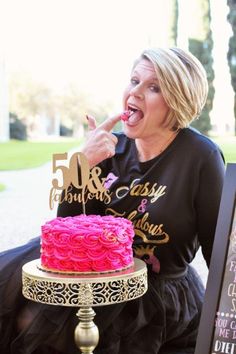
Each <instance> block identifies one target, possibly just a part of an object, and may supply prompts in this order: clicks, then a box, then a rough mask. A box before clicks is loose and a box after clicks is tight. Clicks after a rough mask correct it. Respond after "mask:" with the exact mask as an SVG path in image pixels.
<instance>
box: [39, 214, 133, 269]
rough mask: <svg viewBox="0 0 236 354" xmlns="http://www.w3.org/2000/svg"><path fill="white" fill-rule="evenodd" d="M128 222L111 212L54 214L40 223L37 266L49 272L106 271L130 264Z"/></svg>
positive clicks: (130, 240)
mask: <svg viewBox="0 0 236 354" xmlns="http://www.w3.org/2000/svg"><path fill="white" fill-rule="evenodd" d="M133 237H134V229H133V225H132V222H131V221H129V220H127V219H125V218H122V217H114V216H111V215H108V216H100V215H84V214H81V215H78V216H73V217H72V216H69V217H66V218H62V217H57V218H55V219H53V220H51V221H48V222H46V223H45V224H44V225H43V226H42V235H41V265H42V267H43V268H45V269H47V270H52V271H54V270H55V271H62V272H109V271H116V270H121V269H124V268H127V267H129V266H131V265H132V264H133V251H132V242H133Z"/></svg>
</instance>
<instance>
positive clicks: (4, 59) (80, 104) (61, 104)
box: [0, 0, 235, 140]
mask: <svg viewBox="0 0 236 354" xmlns="http://www.w3.org/2000/svg"><path fill="white" fill-rule="evenodd" d="M174 3H175V1H173V0H145V1H144V0H142V1H137V0H119V1H117V0H99V1H96V0H8V1H2V2H1V9H0V10H1V11H0V26H1V27H0V39H1V40H0V54H1V55H0V57H1V71H2V73H1V76H2V80H1V81H2V83H1V84H2V87H1V92H0V103H1V106H3V105H4V107H5V111H4V112H5V113H4V114H5V115H6V105H7V108H8V112H10V113H11V114H14V115H15V116H17V118H19V119H20V120H21V122H23V123H24V124H25V125H26V126H27V133H28V138H29V139H40V138H42V137H44V136H46V135H48V134H49V135H51V136H55V135H58V134H59V128H60V125H63V127H64V128H65V129H67V128H68V129H72V130H73V132H72V133H73V134H74V136H80V135H83V132H84V130H83V128H84V125H85V124H86V122H85V119H84V116H85V114H86V113H92V114H95V115H96V116H97V117H98V119H104V118H105V117H106V116H108V115H110V114H113V113H115V112H117V111H119V110H120V109H121V97H122V92H123V88H124V87H125V85H126V84H127V82H128V80H129V73H130V69H131V66H132V63H133V60H134V59H135V58H136V57H137V56H138V54H139V53H140V51H142V50H143V49H144V48H145V47H148V46H169V45H173V44H176V45H178V46H181V47H183V48H186V49H188V38H189V37H190V36H191V37H194V36H196V37H198V39H199V38H200V39H202V40H204V35H202V34H201V31H202V29H201V28H200V29H199V24H198V23H197V16H196V14H197V11H198V10H197V6H198V5H199V4H203V5H202V6H204V1H202V0H201V1H196V0H194V1H193V0H191V1H189V0H179V1H178V28H177V39H176V43H173V38H171V33H170V21H171V18H172V16H173V4H174ZM196 4H197V5H196ZM210 11H211V12H210V16H211V22H210V27H211V30H212V38H213V51H212V56H213V60H214V63H213V69H214V71H215V79H214V82H213V84H214V88H215V96H214V100H213V109H212V110H211V112H210V118H211V125H212V127H211V131H210V132H211V133H213V134H219V133H220V134H234V122H235V120H234V111H233V100H234V92H233V89H232V86H231V83H230V80H231V79H230V73H229V67H228V63H227V51H228V46H229V37H230V36H231V35H232V29H231V25H230V24H229V22H228V21H227V14H228V12H229V8H228V6H227V0H212V1H210ZM201 36H202V38H201ZM4 80H5V84H4ZM3 110H4V109H3V108H2V114H1V115H0V122H1V123H0V140H6V139H7V135H8V134H7V125H6V121H7V118H6V117H5V120H4V119H3V118H4V117H3ZM15 116H14V117H15ZM3 120H4V121H5V123H4V122H3ZM68 133H69V132H68Z"/></svg>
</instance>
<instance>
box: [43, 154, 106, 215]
mask: <svg viewBox="0 0 236 354" xmlns="http://www.w3.org/2000/svg"><path fill="white" fill-rule="evenodd" d="M66 163H67V166H66ZM52 172H53V174H55V175H56V176H55V178H53V179H52V187H51V189H50V194H49V207H50V209H53V207H54V203H55V202H56V203H59V204H61V203H64V202H67V203H72V202H77V203H82V207H83V213H84V214H85V204H86V202H87V200H91V199H93V198H94V199H97V200H100V201H102V202H103V203H105V204H108V203H109V202H110V200H111V197H110V193H109V190H107V189H106V188H105V186H104V183H105V178H101V177H100V175H101V173H102V170H101V168H100V167H98V166H95V167H93V168H92V169H90V167H89V163H88V160H87V158H86V156H85V155H84V154H83V153H81V152H75V153H74V154H73V155H72V156H71V157H70V159H69V161H68V153H67V152H65V153H63V154H53V159H52ZM60 180H61V181H62V182H61V183H60Z"/></svg>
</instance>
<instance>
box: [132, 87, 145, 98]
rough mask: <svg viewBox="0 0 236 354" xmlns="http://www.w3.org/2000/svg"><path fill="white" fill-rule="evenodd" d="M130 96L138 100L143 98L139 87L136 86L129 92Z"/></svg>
mask: <svg viewBox="0 0 236 354" xmlns="http://www.w3.org/2000/svg"><path fill="white" fill-rule="evenodd" d="M130 96H134V97H137V98H140V99H143V98H144V93H143V89H142V87H141V85H136V86H134V87H132V89H131V90H130Z"/></svg>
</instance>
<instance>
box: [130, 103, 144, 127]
mask: <svg viewBox="0 0 236 354" xmlns="http://www.w3.org/2000/svg"><path fill="white" fill-rule="evenodd" d="M128 112H129V117H128V120H127V123H128V124H129V125H136V124H137V123H138V122H139V121H140V120H141V119H143V116H144V114H143V112H142V111H141V109H139V108H137V107H134V106H130V105H129V106H128Z"/></svg>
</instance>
